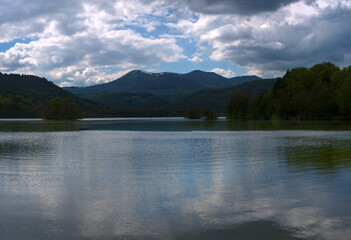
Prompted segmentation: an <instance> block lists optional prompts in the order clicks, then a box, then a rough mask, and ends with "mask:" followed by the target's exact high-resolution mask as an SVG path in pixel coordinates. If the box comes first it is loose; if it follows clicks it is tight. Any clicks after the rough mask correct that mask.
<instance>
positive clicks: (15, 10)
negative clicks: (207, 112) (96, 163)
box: [0, 0, 351, 86]
mask: <svg viewBox="0 0 351 240" xmlns="http://www.w3.org/2000/svg"><path fill="white" fill-rule="evenodd" d="M0 33H1V34H0V71H1V72H6V73H23V74H33V75H37V76H40V77H45V78H47V79H48V80H50V81H52V82H54V83H55V84H57V85H59V86H87V85H94V84H98V83H104V82H108V81H112V80H115V79H117V78H118V77H121V76H122V75H124V74H126V73H127V72H129V71H131V70H133V69H141V70H145V71H151V72H177V73H187V72H190V71H192V70H196V69H199V70H203V71H212V72H216V73H218V74H220V75H222V76H225V77H234V76H240V75H258V76H260V77H264V78H269V77H279V76H282V75H284V73H285V72H286V71H287V70H288V69H292V68H295V67H311V66H312V65H314V64H317V63H321V62H324V61H330V62H333V63H334V64H336V65H338V66H340V67H343V66H349V65H351V0H154V1H153V0H115V1H113V0H99V1H93V0H60V1H57V0H30V1H24V0H0Z"/></svg>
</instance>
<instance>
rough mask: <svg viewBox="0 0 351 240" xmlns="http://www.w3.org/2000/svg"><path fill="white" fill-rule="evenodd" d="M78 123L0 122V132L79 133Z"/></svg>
mask: <svg viewBox="0 0 351 240" xmlns="http://www.w3.org/2000/svg"><path fill="white" fill-rule="evenodd" d="M78 130H79V122H77V121H60V122H58V121H27V122H26V121H14V122H0V132H61V131H78Z"/></svg>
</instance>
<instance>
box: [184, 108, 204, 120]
mask: <svg viewBox="0 0 351 240" xmlns="http://www.w3.org/2000/svg"><path fill="white" fill-rule="evenodd" d="M184 117H185V118H188V119H200V118H201V117H202V114H201V110H200V109H195V108H190V109H188V110H186V112H185V114H184Z"/></svg>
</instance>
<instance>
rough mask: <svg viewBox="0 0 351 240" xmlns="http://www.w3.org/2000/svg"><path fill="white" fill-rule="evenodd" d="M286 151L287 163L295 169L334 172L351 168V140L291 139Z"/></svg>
mask: <svg viewBox="0 0 351 240" xmlns="http://www.w3.org/2000/svg"><path fill="white" fill-rule="evenodd" d="M284 145H285V149H284V151H285V152H286V154H287V165H288V166H289V167H292V168H293V169H294V171H318V172H319V173H321V174H334V173H337V171H338V170H340V169H345V168H347V169H350V168H351V140H332V139H329V140H322V139H313V138H308V139H307V140H306V139H305V140H304V141H299V139H297V138H292V139H289V140H288V142H287V144H284Z"/></svg>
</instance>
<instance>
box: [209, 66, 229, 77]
mask: <svg viewBox="0 0 351 240" xmlns="http://www.w3.org/2000/svg"><path fill="white" fill-rule="evenodd" d="M210 72H215V73H217V74H219V75H222V76H223V77H226V78H232V77H234V76H235V73H234V72H233V71H232V70H231V69H229V68H227V69H222V68H214V69H212V70H210Z"/></svg>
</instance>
